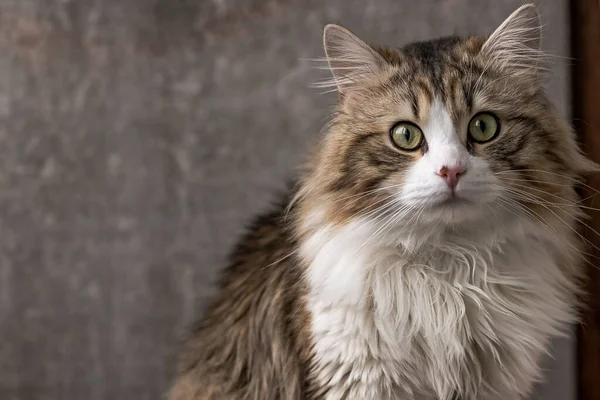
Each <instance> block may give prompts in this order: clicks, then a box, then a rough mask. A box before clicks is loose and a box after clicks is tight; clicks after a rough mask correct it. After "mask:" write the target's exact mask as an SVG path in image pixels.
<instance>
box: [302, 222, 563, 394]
mask: <svg viewBox="0 0 600 400" xmlns="http://www.w3.org/2000/svg"><path fill="white" fill-rule="evenodd" d="M372 232H373V231H372V229H371V228H369V226H368V224H365V223H364V222H361V223H360V224H358V223H351V224H348V225H346V226H345V227H344V228H337V229H333V228H319V229H317V230H316V231H315V233H314V234H313V235H312V236H311V237H310V238H309V239H308V240H307V241H306V242H305V243H304V244H303V246H302V255H303V257H304V258H305V259H306V260H307V262H308V263H309V265H310V266H309V268H308V270H307V278H308V281H309V284H310V288H311V291H310V295H309V300H308V307H309V310H310V312H311V313H312V337H313V341H314V346H315V352H316V360H315V361H316V367H317V368H316V371H317V379H318V380H319V382H320V384H321V385H323V386H324V387H326V388H327V389H328V391H327V396H326V398H327V399H331V400H333V399H342V398H344V399H346V398H347V399H364V400H369V399H374V400H375V399H377V400H379V399H403V400H404V399H415V400H425V399H427V400H432V399H436V400H438V399H439V400H450V399H452V398H453V396H456V395H459V396H460V397H459V398H460V399H461V400H463V399H464V400H471V399H473V400H474V399H477V400H488V399H519V398H521V397H522V396H523V395H525V394H526V393H528V391H529V390H530V388H531V385H532V383H533V382H534V381H535V380H536V379H538V378H539V373H540V370H539V367H538V362H539V357H540V356H541V355H542V354H543V352H544V351H546V349H547V345H548V340H549V338H550V337H551V336H552V335H555V334H557V333H558V329H559V328H561V327H563V326H564V325H565V324H566V323H568V322H570V321H572V318H573V315H574V313H573V310H572V307H571V304H572V295H571V293H572V290H573V288H572V282H571V281H570V280H569V279H568V278H567V277H566V276H565V274H564V273H563V272H562V269H561V266H560V265H559V263H558V262H557V260H556V259H555V257H554V256H553V255H552V253H553V252H554V251H555V249H553V248H552V242H548V241H545V240H542V239H539V232H533V231H528V230H527V229H523V228H522V227H521V228H520V229H519V230H518V231H515V232H510V235H509V234H508V232H507V235H506V236H507V238H505V239H503V240H501V241H499V240H498V239H497V238H496V239H494V240H491V241H489V243H492V242H493V243H494V244H493V245H491V244H483V243H481V242H482V241H481V240H465V239H464V238H462V239H461V241H453V239H452V238H450V237H449V238H447V239H444V238H441V239H440V238H436V239H435V240H432V242H431V243H429V244H428V243H425V244H423V245H421V246H420V247H419V250H418V252H416V253H414V254H409V253H406V252H400V251H399V250H398V248H399V247H398V246H397V245H392V244H390V243H387V244H382V243H380V242H376V243H375V242H374V241H373V240H372V239H370V238H372V237H373V236H372ZM511 236H512V237H511Z"/></svg>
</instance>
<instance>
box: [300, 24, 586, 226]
mask: <svg viewBox="0 0 600 400" xmlns="http://www.w3.org/2000/svg"><path fill="white" fill-rule="evenodd" d="M512 18H513V19H514V21H512V22H511V21H510V20H508V21H507V22H505V23H504V24H503V25H502V26H501V27H500V28H499V30H498V31H497V32H495V33H494V34H493V35H492V36H491V37H490V38H487V39H486V38H467V39H460V38H445V39H439V40H436V41H431V42H425V43H417V44H412V45H409V46H406V47H404V48H402V49H399V50H395V49H373V48H371V47H369V46H367V45H366V44H364V43H363V42H361V41H360V40H359V39H357V38H356V37H355V36H353V35H352V34H350V33H349V32H348V31H346V30H344V29H343V28H339V27H332V26H330V27H328V28H326V33H325V47H326V51H327V55H328V60H329V63H330V66H331V69H332V72H333V75H334V78H335V79H334V80H333V81H332V83H334V84H335V85H336V86H337V88H338V90H339V91H340V94H341V96H340V105H339V107H338V111H337V113H336V116H335V119H334V121H333V123H332V125H331V128H330V130H329V133H328V135H327V137H326V138H325V140H324V143H323V144H322V147H321V150H320V153H319V156H318V159H317V164H318V165H317V168H316V169H315V171H316V172H315V174H314V176H313V177H312V178H311V180H312V182H311V184H309V186H311V185H312V187H313V188H318V189H317V190H318V191H319V192H320V193H321V195H322V198H323V199H326V200H327V203H328V207H327V210H326V213H328V215H329V218H330V220H333V221H336V222H338V223H339V222H343V221H347V220H349V219H351V218H355V217H357V216H362V217H367V218H381V220H382V221H385V223H387V224H388V225H393V224H405V225H406V224H420V225H435V226H439V225H446V226H457V225H461V224H473V223H479V222H483V221H486V220H487V219H490V218H491V217H492V216H494V215H503V216H504V217H506V216H507V215H512V216H513V217H515V218H521V217H523V216H524V215H527V213H532V212H533V213H534V215H537V216H539V217H540V218H543V215H545V214H547V213H548V209H549V208H550V207H555V206H556V205H557V204H559V203H561V202H562V203H564V204H569V205H573V204H574V202H575V198H576V197H575V192H574V190H573V187H574V181H575V179H577V178H578V177H579V173H580V172H582V171H584V170H586V169H588V168H589V164H588V163H587V161H586V160H585V159H584V158H583V157H582V156H581V154H580V153H579V151H578V149H577V146H576V143H575V140H574V138H573V135H572V134H571V132H570V130H569V128H568V126H567V125H566V124H565V123H564V122H563V121H561V120H560V118H559V117H558V116H557V115H556V114H555V112H554V110H553V109H552V107H551V106H550V104H549V102H548V101H547V99H546V97H545V95H544V93H543V89H542V86H541V83H540V67H539V61H540V57H541V53H540V52H539V50H538V49H537V47H536V46H537V42H538V39H539V33H536V32H537V31H536V29H537V28H539V27H537V28H536V29H534V28H524V27H523V24H525V23H530V22H531V20H532V17H531V16H528V15H525V16H516V17H515V16H513V17H512ZM533 19H534V18H533ZM511 23H512V25H511ZM515 35H524V36H523V37H515ZM532 43H533V47H531V46H530V45H531V44H532ZM309 190H311V189H309Z"/></svg>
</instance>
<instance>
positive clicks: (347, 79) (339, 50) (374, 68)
mask: <svg viewBox="0 0 600 400" xmlns="http://www.w3.org/2000/svg"><path fill="white" fill-rule="evenodd" d="M323 46H324V48H325V54H326V56H327V62H328V64H329V69H330V70H331V73H332V75H333V79H331V80H328V81H325V82H323V83H321V85H320V86H321V87H337V89H338V91H339V92H340V94H345V92H347V91H349V90H351V89H352V87H354V86H355V85H356V84H357V83H358V82H360V81H363V80H367V79H371V78H375V77H376V76H377V73H378V72H380V71H381V70H382V68H383V67H384V65H385V60H384V59H383V57H382V56H381V55H380V54H379V53H377V51H375V50H374V49H373V48H371V47H370V46H369V45H368V44H366V43H365V42H363V41H362V40H360V39H359V38H357V37H356V36H354V35H353V34H352V33H351V32H350V31H349V30H347V29H346V28H343V27H341V26H338V25H332V24H329V25H327V26H326V27H325V30H324V32H323Z"/></svg>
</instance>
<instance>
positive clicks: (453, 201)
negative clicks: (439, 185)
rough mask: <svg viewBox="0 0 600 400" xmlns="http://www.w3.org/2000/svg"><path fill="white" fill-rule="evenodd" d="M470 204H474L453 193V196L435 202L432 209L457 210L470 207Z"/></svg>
mask: <svg viewBox="0 0 600 400" xmlns="http://www.w3.org/2000/svg"><path fill="white" fill-rule="evenodd" d="M469 204H472V201H470V200H469V199H467V198H465V197H462V196H460V195H458V194H456V193H451V194H448V195H447V196H445V197H444V198H442V199H440V200H438V201H436V202H434V203H433V204H432V207H436V208H437V207H440V208H448V207H450V208H456V207H462V206H465V205H469Z"/></svg>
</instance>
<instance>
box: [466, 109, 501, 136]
mask: <svg viewBox="0 0 600 400" xmlns="http://www.w3.org/2000/svg"><path fill="white" fill-rule="evenodd" d="M499 131H500V122H499V120H498V117H496V116H495V115H494V114H491V113H479V114H477V115H476V116H474V117H473V118H472V119H471V122H469V135H470V136H471V139H473V141H475V142H479V143H484V142H487V141H490V140H492V139H493V138H495V137H496V135H497V134H498V132H499Z"/></svg>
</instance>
